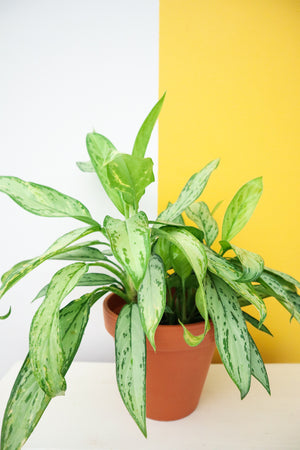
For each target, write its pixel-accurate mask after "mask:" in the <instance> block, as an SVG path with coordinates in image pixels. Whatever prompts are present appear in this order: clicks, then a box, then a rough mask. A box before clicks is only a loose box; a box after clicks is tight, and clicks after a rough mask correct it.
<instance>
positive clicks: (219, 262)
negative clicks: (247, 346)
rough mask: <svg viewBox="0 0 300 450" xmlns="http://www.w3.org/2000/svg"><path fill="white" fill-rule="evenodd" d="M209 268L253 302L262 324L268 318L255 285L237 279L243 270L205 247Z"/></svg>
mask: <svg viewBox="0 0 300 450" xmlns="http://www.w3.org/2000/svg"><path fill="white" fill-rule="evenodd" d="M205 250H206V254H207V258H208V268H209V270H210V271H211V272H212V273H213V274H215V275H217V276H218V277H220V278H222V280H224V281H225V283H227V284H228V285H229V286H230V287H231V288H232V289H233V290H234V291H235V292H236V293H237V294H238V295H239V296H241V297H243V298H244V299H245V300H247V301H248V302H250V303H252V304H253V305H254V306H255V307H256V308H257V310H258V311H259V314H260V325H261V324H262V323H263V321H264V320H265V318H266V315H267V309H266V305H265V303H264V301H263V300H262V299H261V298H260V297H259V296H258V295H257V293H256V291H255V289H254V287H253V286H252V285H251V284H250V283H243V282H239V281H235V280H236V279H238V278H240V276H241V272H240V271H239V270H237V269H236V267H235V266H234V265H233V264H231V263H230V262H229V261H227V260H226V259H224V258H222V257H221V256H219V255H217V254H216V253H215V252H214V251H212V250H210V249H209V248H207V247H205Z"/></svg>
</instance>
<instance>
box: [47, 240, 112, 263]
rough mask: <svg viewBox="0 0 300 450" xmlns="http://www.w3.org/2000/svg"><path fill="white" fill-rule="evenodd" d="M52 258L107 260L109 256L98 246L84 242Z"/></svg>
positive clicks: (91, 260)
mask: <svg viewBox="0 0 300 450" xmlns="http://www.w3.org/2000/svg"><path fill="white" fill-rule="evenodd" d="M51 259H57V260H61V259H62V260H66V261H87V262H88V261H90V262H93V261H107V260H108V258H107V256H106V255H105V254H104V253H102V252H101V251H100V250H98V249H97V248H93V247H89V246H87V243H86V242H85V243H83V245H80V246H74V247H68V248H66V251H65V252H63V253H59V254H58V255H55V256H53V257H52V258H51Z"/></svg>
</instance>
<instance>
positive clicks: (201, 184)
mask: <svg viewBox="0 0 300 450" xmlns="http://www.w3.org/2000/svg"><path fill="white" fill-rule="evenodd" d="M219 161H220V160H219V159H215V160H214V161H211V162H210V163H209V164H207V165H206V166H205V167H204V168H203V169H202V170H201V171H200V172H198V173H195V174H194V175H193V176H192V177H191V178H190V179H189V181H188V182H187V183H186V185H185V186H184V188H183V189H182V191H181V193H180V194H179V197H178V199H177V200H176V202H175V203H173V205H170V206H168V208H167V209H166V210H165V211H163V212H162V213H161V214H160V215H159V216H158V220H163V221H172V220H174V219H175V217H178V216H179V215H180V214H181V213H182V212H183V211H185V210H186V209H187V208H188V207H189V206H190V205H191V204H192V203H194V202H195V201H196V200H197V199H198V198H199V197H200V195H201V194H202V192H203V190H204V188H205V186H206V184H207V182H208V179H209V177H210V175H211V173H212V172H213V171H214V170H215V169H216V168H217V167H218V164H219Z"/></svg>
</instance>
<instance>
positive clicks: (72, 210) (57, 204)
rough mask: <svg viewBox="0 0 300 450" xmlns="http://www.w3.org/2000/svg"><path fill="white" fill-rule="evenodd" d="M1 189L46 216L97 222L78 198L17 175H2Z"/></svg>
mask: <svg viewBox="0 0 300 450" xmlns="http://www.w3.org/2000/svg"><path fill="white" fill-rule="evenodd" d="M0 191H2V192H4V193H5V194H7V195H9V197H10V198H11V199H12V200H14V201H15V202H16V203H17V204H18V205H19V206H21V207H22V208H24V209H26V211H29V212H31V213H32V214H37V215H38V216H45V217H73V218H74V219H78V220H81V221H82V222H86V223H88V224H90V225H95V224H96V222H95V221H94V220H93V219H92V217H91V214H90V212H89V211H88V209H87V208H86V207H85V206H84V205H83V204H82V203H81V202H79V201H78V200H76V199H74V198H72V197H69V196H68V195H65V194H62V193H61V192H58V191H56V190H55V189H52V188H50V187H47V186H43V185H41V184H36V183H29V182H27V181H23V180H21V179H20V178H16V177H3V176H2V177H0Z"/></svg>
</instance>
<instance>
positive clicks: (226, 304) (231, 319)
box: [205, 275, 251, 398]
mask: <svg viewBox="0 0 300 450" xmlns="http://www.w3.org/2000/svg"><path fill="white" fill-rule="evenodd" d="M205 291H206V298H207V306H208V312H209V315H210V317H211V318H212V321H213V324H214V327H215V340H216V345H217V348H218V351H219V353H220V357H221V359H222V361H223V364H224V366H225V369H226V370H227V372H228V374H229V376H230V377H231V378H232V380H233V381H234V383H235V384H236V385H237V387H238V388H239V390H240V392H241V397H242V398H244V397H245V396H246V395H247V393H248V391H249V389H250V381H251V366H250V344H249V337H248V330H247V327H246V323H245V320H244V317H243V314H242V311H241V309H240V306H239V303H238V299H237V296H236V294H235V292H234V291H233V290H232V289H230V287H229V286H227V284H225V283H224V281H222V280H220V279H219V278H218V277H215V276H214V275H212V276H207V277H206V280H205Z"/></svg>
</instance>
